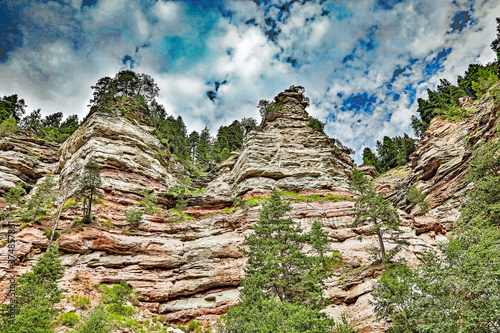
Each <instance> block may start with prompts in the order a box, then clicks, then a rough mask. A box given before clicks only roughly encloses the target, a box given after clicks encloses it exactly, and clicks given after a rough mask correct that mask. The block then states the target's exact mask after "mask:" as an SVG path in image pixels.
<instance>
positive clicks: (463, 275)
mask: <svg viewBox="0 0 500 333" xmlns="http://www.w3.org/2000/svg"><path fill="white" fill-rule="evenodd" d="M499 244H500V230H499V229H498V227H488V228H485V229H479V228H476V227H468V228H467V230H461V231H460V232H458V233H457V234H455V235H454V236H452V237H451V238H450V240H449V242H448V243H445V244H442V245H440V246H439V249H440V252H439V253H438V252H435V251H432V252H429V253H428V254H427V255H425V256H424V257H423V258H421V261H422V262H421V265H420V266H419V267H417V268H416V269H414V270H410V269H409V268H408V267H406V266H405V265H402V264H399V265H396V266H395V267H393V268H390V269H388V270H387V271H386V273H384V275H383V276H382V277H381V278H380V279H379V280H378V281H377V282H376V283H375V284H374V291H373V292H372V296H373V298H374V302H373V305H374V306H375V311H376V312H377V316H378V317H379V318H386V319H389V318H391V319H392V328H391V330H390V332H393V333H396V332H401V333H403V332H404V333H407V332H408V333H410V332H464V333H465V332H485V333H486V332H498V331H499V327H500V297H499V295H500V283H499V277H498V272H500V252H499Z"/></svg>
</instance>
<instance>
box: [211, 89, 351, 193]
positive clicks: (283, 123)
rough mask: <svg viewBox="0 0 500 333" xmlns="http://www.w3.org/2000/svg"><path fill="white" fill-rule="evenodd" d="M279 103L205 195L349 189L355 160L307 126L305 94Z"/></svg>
mask: <svg viewBox="0 0 500 333" xmlns="http://www.w3.org/2000/svg"><path fill="white" fill-rule="evenodd" d="M277 99H278V103H276V105H277V108H278V110H276V111H274V112H272V113H271V114H269V115H268V116H267V118H266V119H265V122H264V124H263V129H261V130H254V131H251V132H250V133H248V134H247V135H246V137H245V141H244V144H243V148H242V151H241V154H238V155H236V156H234V157H233V158H232V159H230V160H228V161H226V162H225V163H224V164H223V165H222V166H221V174H220V176H219V177H218V178H217V179H216V180H215V181H213V182H212V183H210V184H209V186H208V188H207V193H212V194H215V195H223V196H227V197H234V196H241V195H243V194H245V193H247V192H251V191H268V190H271V189H272V188H276V189H278V190H282V191H293V192H301V191H306V190H343V191H348V190H349V189H350V185H349V175H350V174H351V172H352V167H353V161H352V159H351V158H350V157H349V155H348V154H347V153H346V152H344V151H342V150H341V149H339V148H337V147H335V146H334V144H333V141H332V140H331V139H329V138H328V137H327V136H326V135H325V134H323V133H320V132H318V131H316V130H314V129H312V128H311V127H309V126H307V123H308V119H309V116H308V114H307V112H306V111H305V110H304V107H305V105H306V103H305V102H304V100H303V96H302V94H300V93H297V92H294V91H292V90H287V91H285V92H283V93H281V94H279V95H278V97H277ZM280 108H281V110H280Z"/></svg>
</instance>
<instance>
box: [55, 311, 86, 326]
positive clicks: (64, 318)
mask: <svg viewBox="0 0 500 333" xmlns="http://www.w3.org/2000/svg"><path fill="white" fill-rule="evenodd" d="M79 321H80V317H78V315H77V314H76V313H73V312H67V313H63V314H61V315H60V316H59V317H58V318H57V320H56V322H55V324H56V326H67V327H74V326H75V325H76V324H78V322H79Z"/></svg>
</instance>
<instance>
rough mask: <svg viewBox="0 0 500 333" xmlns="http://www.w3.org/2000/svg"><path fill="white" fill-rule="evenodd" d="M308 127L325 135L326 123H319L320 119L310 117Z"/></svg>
mask: <svg viewBox="0 0 500 333" xmlns="http://www.w3.org/2000/svg"><path fill="white" fill-rule="evenodd" d="M307 126H309V127H311V128H312V129H313V130H315V131H318V132H321V133H324V129H325V123H323V122H321V121H319V120H318V119H316V118H314V117H312V116H309V120H308V121H307Z"/></svg>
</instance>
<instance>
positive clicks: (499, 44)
mask: <svg viewBox="0 0 500 333" xmlns="http://www.w3.org/2000/svg"><path fill="white" fill-rule="evenodd" d="M496 21H497V38H496V39H495V40H494V41H493V42H491V48H492V49H493V51H495V53H496V54H497V76H498V78H500V17H497V18H496Z"/></svg>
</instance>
